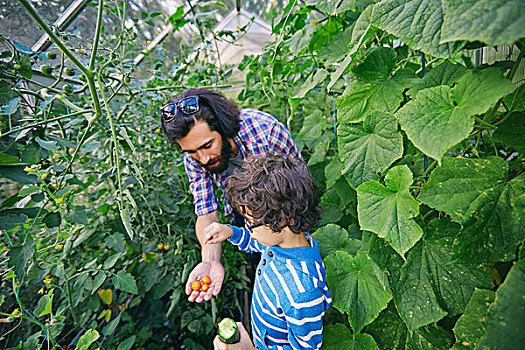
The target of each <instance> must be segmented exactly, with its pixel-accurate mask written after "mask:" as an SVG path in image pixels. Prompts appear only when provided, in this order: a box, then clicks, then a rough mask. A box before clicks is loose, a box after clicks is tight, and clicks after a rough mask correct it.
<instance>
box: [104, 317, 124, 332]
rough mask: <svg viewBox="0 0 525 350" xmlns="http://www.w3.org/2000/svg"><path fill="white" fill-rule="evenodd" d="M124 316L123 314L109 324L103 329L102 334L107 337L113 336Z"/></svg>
mask: <svg viewBox="0 0 525 350" xmlns="http://www.w3.org/2000/svg"><path fill="white" fill-rule="evenodd" d="M121 316H122V314H120V315H118V316H117V317H115V318H114V319H113V320H112V321H111V322H109V323H108V324H107V325H106V326H105V327H104V328H103V329H102V334H103V335H105V336H106V337H107V336H110V335H112V334H113V333H114V332H115V329H116V328H117V326H118V324H119V322H120V317H121Z"/></svg>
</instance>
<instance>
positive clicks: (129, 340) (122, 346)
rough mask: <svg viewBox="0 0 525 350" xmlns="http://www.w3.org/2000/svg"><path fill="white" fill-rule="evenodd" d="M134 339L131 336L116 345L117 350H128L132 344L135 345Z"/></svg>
mask: <svg viewBox="0 0 525 350" xmlns="http://www.w3.org/2000/svg"><path fill="white" fill-rule="evenodd" d="M135 339H136V337H135V336H134V335H133V336H131V337H129V338H126V340H124V341H123V342H122V343H120V344H119V345H118V348H117V350H130V349H131V347H132V346H133V344H134V343H135Z"/></svg>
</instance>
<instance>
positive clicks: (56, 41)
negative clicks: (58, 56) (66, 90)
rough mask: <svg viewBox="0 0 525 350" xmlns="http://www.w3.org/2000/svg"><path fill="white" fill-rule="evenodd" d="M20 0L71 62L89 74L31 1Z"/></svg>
mask: <svg viewBox="0 0 525 350" xmlns="http://www.w3.org/2000/svg"><path fill="white" fill-rule="evenodd" d="M18 1H20V2H21V3H22V6H24V7H25V8H26V10H27V12H29V14H30V15H31V17H33V19H34V20H35V21H36V22H37V23H38V24H39V25H40V27H41V28H42V29H43V30H44V32H46V33H47V35H49V38H50V39H51V40H52V41H53V42H54V43H55V44H56V45H57V46H58V47H59V48H60V50H62V52H64V53H65V54H66V56H67V57H68V58H69V59H70V60H71V62H73V64H74V65H75V66H77V67H78V69H80V70H81V71H82V72H83V73H84V74H87V72H88V69H87V68H86V67H85V66H84V65H83V64H82V62H80V61H79V60H78V59H77V58H76V57H75V55H73V53H72V52H71V51H70V50H69V49H68V48H67V47H66V45H64V43H62V42H61V41H60V39H59V38H58V36H57V35H56V34H55V33H54V32H53V31H52V30H51V28H49V26H48V25H47V24H46V23H45V22H44V20H43V19H42V18H41V17H40V15H39V14H38V13H37V12H36V11H35V9H34V8H33V6H31V4H30V3H29V1H27V0H18Z"/></svg>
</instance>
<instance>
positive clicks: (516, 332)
mask: <svg viewBox="0 0 525 350" xmlns="http://www.w3.org/2000/svg"><path fill="white" fill-rule="evenodd" d="M523 253H524V249H523V248H522V249H521V252H520V259H519V260H518V262H516V263H515V264H514V266H513V267H512V268H511V270H510V271H509V273H508V275H507V278H506V279H505V282H504V283H503V284H502V285H501V286H500V287H499V288H498V291H497V293H496V299H495V300H494V303H493V304H492V305H491V306H490V308H489V311H488V314H487V322H486V328H487V332H486V333H485V335H484V336H483V337H482V338H481V339H480V341H479V343H478V346H477V349H481V350H489V349H509V350H511V349H512V350H513V349H516V350H517V349H521V348H523V344H525V332H523V327H521V326H520V325H522V324H523V320H525V256H523Z"/></svg>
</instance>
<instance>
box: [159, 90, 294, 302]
mask: <svg viewBox="0 0 525 350" xmlns="http://www.w3.org/2000/svg"><path fill="white" fill-rule="evenodd" d="M161 115H162V118H161V122H162V129H163V131H164V133H165V134H166V136H167V138H168V139H169V140H170V141H171V142H172V143H174V144H176V145H178V147H179V148H180V150H181V152H183V155H184V166H185V167H186V172H187V174H188V177H189V181H190V190H191V192H192V194H193V199H194V200H193V202H194V204H195V214H197V222H196V224H195V231H196V234H197V238H198V240H199V242H200V244H201V247H202V252H201V256H202V262H201V263H199V264H198V265H197V266H196V267H195V268H194V269H193V271H192V272H191V273H190V275H189V278H188V281H187V283H186V294H188V295H189V297H188V300H189V301H191V302H193V301H196V302H203V301H208V300H210V299H211V298H212V297H213V296H216V295H217V294H219V292H220V290H221V287H222V283H223V280H224V268H223V266H222V264H221V252H222V249H221V245H220V244H214V245H209V244H203V242H204V237H205V232H204V229H205V228H206V227H207V226H209V225H210V224H212V223H214V222H219V215H218V208H219V199H218V197H217V195H216V193H215V185H217V186H218V187H219V188H220V189H221V190H222V191H223V192H224V190H225V187H226V183H227V180H228V177H229V176H230V175H232V173H233V171H234V170H235V169H236V168H239V167H240V166H241V164H242V161H243V159H245V158H246V157H247V156H248V155H266V154H278V155H282V156H285V157H296V158H301V155H300V153H299V150H298V149H297V146H296V145H295V143H294V142H293V140H292V138H291V136H290V133H289V132H288V130H287V129H286V127H285V126H284V125H283V124H282V123H280V122H279V121H278V120H277V119H275V118H274V117H272V116H271V115H269V114H267V113H264V112H261V111H257V110H254V109H244V110H240V111H239V110H238V108H237V105H236V104H235V103H234V102H232V101H229V100H227V99H225V98H224V97H223V96H222V95H221V94H219V93H217V92H214V91H210V90H205V89H199V90H188V91H186V92H184V93H182V94H181V95H180V96H178V97H176V98H175V99H173V100H171V101H170V103H168V104H167V105H165V106H164V107H162V110H161ZM214 183H215V184H214ZM224 209H225V214H226V216H228V217H230V218H232V219H234V218H235V216H237V218H236V220H235V221H236V223H237V224H239V221H240V218H239V214H238V213H236V212H234V210H233V209H232V207H231V206H230V204H229V203H227V202H225V203H224ZM206 275H208V276H210V277H211V284H210V285H209V288H208V290H207V291H202V290H197V291H193V290H192V288H191V283H192V282H193V281H194V280H195V279H196V278H202V277H203V276H206Z"/></svg>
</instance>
